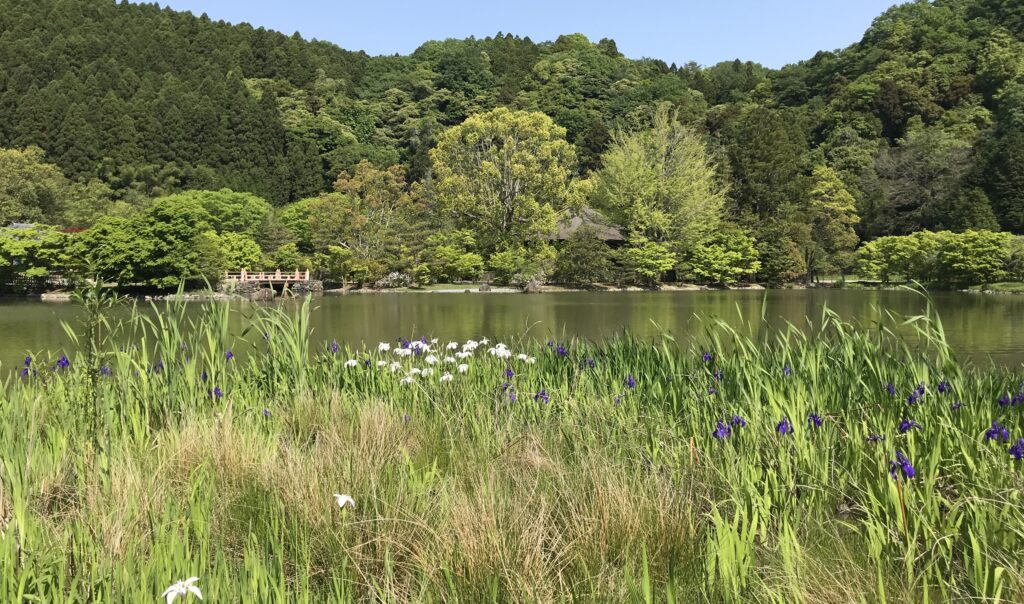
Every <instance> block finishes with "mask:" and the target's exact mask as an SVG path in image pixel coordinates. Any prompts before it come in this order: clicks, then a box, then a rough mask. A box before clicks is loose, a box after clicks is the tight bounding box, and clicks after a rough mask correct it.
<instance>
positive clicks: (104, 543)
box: [0, 292, 1024, 602]
mask: <svg viewBox="0 0 1024 604" xmlns="http://www.w3.org/2000/svg"><path fill="white" fill-rule="evenodd" d="M90 295H92V296H93V298H90V299H89V300H87V302H88V303H90V304H92V305H93V312H94V314H93V315H90V318H89V319H88V320H87V322H86V324H84V325H83V326H69V330H70V331H71V332H72V333H75V334H79V339H78V345H77V348H76V349H75V350H67V351H52V352H47V351H40V352H38V353H34V354H31V355H30V358H29V359H26V364H25V366H24V367H23V368H21V371H19V372H18V373H16V374H13V375H10V376H8V377H6V378H5V379H4V381H3V382H2V384H0V453H2V461H3V465H2V468H0V601H3V602H21V601H41V602H95V601H104V602H141V601H153V600H155V599H157V598H159V597H160V594H161V593H162V592H163V590H164V589H165V588H166V587H167V586H169V585H171V584H173V583H175V582H177V581H180V580H183V579H185V578H187V577H192V576H195V577H199V581H198V582H197V583H196V585H198V586H199V587H200V588H201V589H202V591H203V595H204V598H205V601H208V602H242V601H244V602H283V601H288V602H322V601H337V602H348V601H360V602H366V601H382V602H409V601H416V602H420V601H434V602H440V601H445V602H449V601H450V602H456V601H460V602H555V601H570V600H571V601H599V602H654V601H659V602H661V601H670V602H677V601H678V602H692V601H695V600H696V601H709V602H723V601H755V602H847V601H848V602H922V601H950V600H954V601H972V602H977V601H984V602H1000V601H1004V602H1013V601H1021V600H1022V599H1024V575H1022V571H1021V567H1020V564H1019V560H1021V559H1022V555H1024V515H1022V514H1021V497H1022V493H1024V480H1022V476H1024V475H1022V467H1024V466H1022V464H1024V462H1022V461H1020V460H1019V459H1015V456H1016V457H1020V456H1021V455H1022V454H1024V451H1021V448H1024V445H1022V444H1020V443H1018V439H1020V437H1022V436H1024V432H1022V428H1024V425H1022V413H1024V393H1022V392H1021V388H1022V385H1021V381H1022V378H1021V375H1020V373H1019V372H1014V371H1013V370H1010V369H1004V368H997V367H976V366H971V365H965V364H960V363H958V362H957V361H956V358H955V355H954V354H953V353H952V351H951V350H950V349H949V347H948V346H947V345H946V343H945V339H944V336H943V331H942V325H941V322H940V321H939V320H938V318H937V317H936V316H934V315H933V314H932V313H927V314H925V315H923V316H919V317H911V318H905V319H902V318H897V317H887V318H886V319H885V320H884V321H882V322H880V323H879V324H877V325H873V326H870V328H865V327H864V326H854V325H850V324H847V323H844V322H842V321H840V320H839V319H838V317H836V316H835V315H834V314H832V313H830V312H829V311H827V310H826V311H824V312H823V314H822V316H821V317H820V318H817V319H816V320H815V328H814V330H813V331H812V332H811V333H812V334H813V335H808V332H806V331H805V330H802V329H799V328H797V327H796V326H790V327H789V328H787V329H784V330H781V331H778V332H774V333H771V334H762V335H761V336H760V337H758V338H756V339H751V338H747V337H745V336H742V335H740V333H739V332H738V331H737V330H735V329H732V328H730V327H729V326H728V325H727V324H726V323H724V322H715V321H708V322H706V323H705V325H706V331H705V333H704V337H703V338H698V341H699V342H701V343H700V344H696V345H694V346H686V347H684V346H681V345H679V344H678V343H677V342H676V341H675V340H674V339H673V338H672V337H671V335H669V334H665V335H663V336H662V337H661V338H659V339H657V340H655V341H644V340H638V339H634V338H630V337H621V338H618V339H613V340H609V341H606V342H603V343H600V344H595V343H590V342H585V341H578V340H567V341H557V342H554V341H553V342H543V341H541V342H531V341H523V342H518V343H515V344H514V345H511V346H509V347H499V346H497V343H496V342H487V343H481V342H478V343H477V344H478V345H477V346H476V347H475V348H474V347H473V346H472V345H467V343H465V342H458V343H456V347H455V348H453V349H449V348H448V347H447V346H446V345H447V342H446V341H445V340H441V341H438V342H431V341H428V340H421V341H416V342H408V341H401V340H396V341H395V342H392V343H390V344H391V346H390V348H391V349H390V350H387V351H384V350H380V348H382V347H378V346H377V345H376V344H374V345H372V346H370V347H368V348H365V349H352V348H348V347H344V346H335V345H333V344H332V341H331V340H330V339H329V338H330V334H313V333H311V330H310V327H309V325H310V323H309V310H310V308H309V305H310V302H309V301H308V300H307V301H306V302H305V303H303V304H302V305H301V306H299V307H297V308H294V309H292V310H284V309H281V308H277V309H273V308H258V307H257V308H255V309H254V310H252V311H251V312H250V313H249V314H248V315H247V316H246V317H245V321H244V323H245V324H246V325H248V327H247V329H246V330H245V331H244V332H243V333H240V334H233V333H230V331H229V329H228V325H229V324H230V323H232V321H229V319H231V317H230V316H229V314H228V313H230V312H238V311H232V310H230V309H229V307H228V306H227V305H218V304H212V303H211V304H210V305H209V306H207V307H206V309H205V311H204V312H203V313H201V314H200V316H199V318H198V319H188V318H186V315H185V314H184V313H183V312H182V307H181V305H180V303H167V304H166V306H162V307H160V308H159V309H158V310H159V312H158V313H142V312H134V313H132V314H131V316H130V317H129V318H127V319H125V320H123V321H119V322H116V323H115V322H113V321H109V320H107V319H106V318H105V316H104V314H103V313H104V309H105V308H108V307H109V306H110V305H111V304H113V303H115V301H110V304H107V303H106V302H105V301H104V300H103V295H104V294H102V292H94V293H92V294H90ZM907 330H910V331H912V332H913V334H914V336H915V337H914V339H913V340H912V341H911V340H906V339H903V338H902V337H901V336H900V335H898V334H906V333H907ZM86 332H87V333H86ZM396 335H397V334H396ZM321 337H322V338H324V339H323V340H320V339H318V338H321ZM396 350H406V351H409V352H405V353H396ZM229 353H230V354H229ZM458 353H463V354H461V355H459V356H460V357H462V358H458V357H456V354H458ZM518 355H523V356H522V358H519V356H518ZM461 364H466V365H468V367H467V368H466V370H465V372H459V371H458V369H457V367H458V365H461ZM445 374H450V376H451V379H448V378H444V377H443V376H444V375H445ZM908 421H910V424H909V427H908V423H907V422H908ZM993 422H995V424H993ZM901 427H902V430H901ZM1003 427H1005V428H1006V432H1005V433H1004V432H1003V430H1002V428H1003ZM883 437H884V439H883ZM1014 447H1016V448H1014ZM897 450H898V451H899V452H900V454H899V457H898V456H897ZM339 492H340V493H348V494H351V495H352V496H353V497H354V499H355V501H356V504H357V505H356V508H355V509H351V508H344V509H342V508H339V507H338V506H337V505H336V504H335V502H334V499H333V497H332V493H339ZM179 601H181V600H179Z"/></svg>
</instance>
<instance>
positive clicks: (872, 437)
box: [868, 434, 885, 443]
mask: <svg viewBox="0 0 1024 604" xmlns="http://www.w3.org/2000/svg"><path fill="white" fill-rule="evenodd" d="M884 440H885V435H884V434H868V442H869V443H880V442H882V441H884Z"/></svg>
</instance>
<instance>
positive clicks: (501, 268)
mask: <svg viewBox="0 0 1024 604" xmlns="http://www.w3.org/2000/svg"><path fill="white" fill-rule="evenodd" d="M557 256H558V253H557V252H556V251H555V248H554V247H553V246H551V245H550V244H547V243H540V244H535V245H533V246H532V247H530V248H526V247H523V246H517V247H513V248H509V249H506V250H501V251H499V252H495V253H494V254H491V257H490V258H488V261H487V264H488V266H490V268H491V270H493V271H494V280H495V281H496V282H497V283H500V284H504V285H526V284H527V283H530V282H531V281H536V282H544V281H545V280H547V278H548V276H549V275H550V274H551V273H552V271H554V268H555V260H556V258H557Z"/></svg>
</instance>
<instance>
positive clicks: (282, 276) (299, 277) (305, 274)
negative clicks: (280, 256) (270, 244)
mask: <svg viewBox="0 0 1024 604" xmlns="http://www.w3.org/2000/svg"><path fill="white" fill-rule="evenodd" d="M224 280H225V281H259V282H263V283H267V282H271V283H291V282H298V281H309V271H300V270H298V269H295V270H294V271H282V270H280V269H278V270H276V271H247V270H245V269H242V270H240V271H226V272H225V273H224Z"/></svg>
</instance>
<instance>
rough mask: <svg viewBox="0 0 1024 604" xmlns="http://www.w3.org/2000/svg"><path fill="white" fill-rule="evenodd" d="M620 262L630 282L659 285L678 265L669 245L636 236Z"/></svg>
mask: <svg viewBox="0 0 1024 604" xmlns="http://www.w3.org/2000/svg"><path fill="white" fill-rule="evenodd" d="M620 262H621V264H622V266H623V269H624V270H625V272H626V276H627V278H628V280H629V281H631V282H633V283H637V284H639V285H657V284H658V283H659V282H660V281H661V276H662V275H664V274H665V272H666V271H669V270H672V268H673V267H674V266H675V265H676V262H677V257H676V254H675V253H674V252H672V251H671V250H669V248H668V246H667V245H665V244H663V243H658V242H656V241H651V240H649V239H647V238H646V237H643V236H640V235H634V236H632V237H630V239H629V245H628V246H627V247H626V248H624V249H623V250H622V252H621V259H620Z"/></svg>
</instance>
